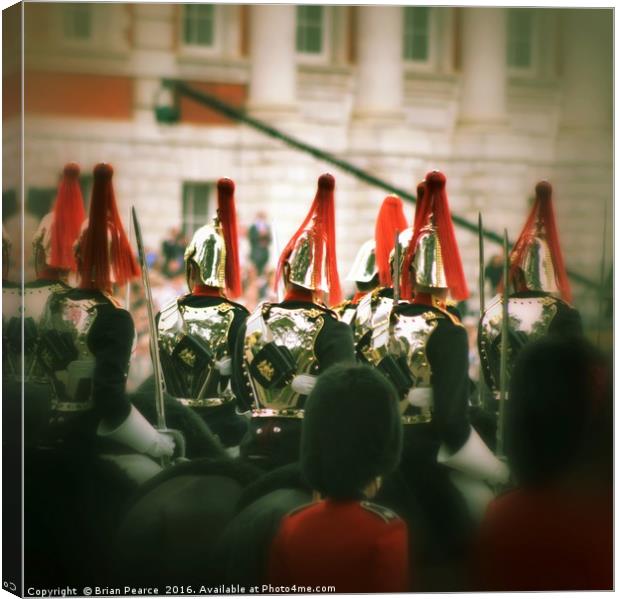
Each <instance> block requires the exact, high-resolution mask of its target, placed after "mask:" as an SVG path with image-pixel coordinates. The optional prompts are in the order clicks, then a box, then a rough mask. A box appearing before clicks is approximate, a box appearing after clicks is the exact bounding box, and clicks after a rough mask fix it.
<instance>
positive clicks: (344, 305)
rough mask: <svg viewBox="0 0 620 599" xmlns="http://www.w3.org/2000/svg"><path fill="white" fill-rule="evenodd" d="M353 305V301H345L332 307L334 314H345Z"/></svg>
mask: <svg viewBox="0 0 620 599" xmlns="http://www.w3.org/2000/svg"><path fill="white" fill-rule="evenodd" d="M351 304H352V302H351V300H344V301H342V302H340V303H339V304H336V305H335V306H332V307H331V310H332V312H336V313H337V312H338V310H342V311H343V312H344V311H345V310H346V309H347V308H348V307H349V306H350V305H351Z"/></svg>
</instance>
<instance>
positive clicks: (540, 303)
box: [478, 181, 583, 398]
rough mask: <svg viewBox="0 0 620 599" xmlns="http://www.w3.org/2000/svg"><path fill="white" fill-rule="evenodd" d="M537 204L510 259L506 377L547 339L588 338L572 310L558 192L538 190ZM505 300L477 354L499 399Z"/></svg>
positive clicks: (489, 313)
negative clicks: (525, 351)
mask: <svg viewBox="0 0 620 599" xmlns="http://www.w3.org/2000/svg"><path fill="white" fill-rule="evenodd" d="M535 191H536V198H535V201H534V204H533V206H532V209H531V210H530V213H529V215H528V217H527V220H526V222H525V224H524V226H523V229H522V230H521V233H520V234H519V237H518V238H517V241H516V243H515V244H514V247H513V248H512V250H511V252H510V256H509V260H510V270H509V279H510V285H511V290H510V295H509V300H508V313H509V325H510V338H509V343H508V356H507V358H508V360H507V374H508V379H509V378H510V372H511V369H512V365H513V364H514V362H515V360H516V358H517V355H518V353H519V351H520V350H521V348H522V347H523V346H524V345H525V344H526V343H529V342H530V341H534V340H535V339H539V338H541V337H544V336H545V335H559V336H563V337H571V336H580V335H582V334H583V331H582V326H581V317H580V316H579V312H578V311H577V310H576V309H575V308H573V307H572V306H571V305H570V301H571V288H570V282H569V280H568V275H567V274H566V268H565V266H564V258H563V256H562V248H561V245H560V238H559V234H558V227H557V223H556V219H555V209H554V205H553V188H552V186H551V184H550V183H549V182H547V181H540V182H539V183H538V184H537V185H536V190H535ZM501 330H502V297H501V295H498V296H497V297H495V298H494V299H493V301H491V303H490V304H489V306H488V307H487V309H486V311H485V313H484V315H483V317H482V319H481V320H480V327H479V330H478V350H479V352H480V363H481V367H482V372H483V375H484V380H485V382H486V384H487V386H488V388H489V389H490V390H491V392H492V394H493V396H494V397H495V398H498V397H499V391H500V345H501V336H502V335H501Z"/></svg>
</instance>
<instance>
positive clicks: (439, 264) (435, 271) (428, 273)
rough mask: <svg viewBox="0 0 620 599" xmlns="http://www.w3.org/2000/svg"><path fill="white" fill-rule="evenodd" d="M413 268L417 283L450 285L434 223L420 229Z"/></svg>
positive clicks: (423, 284)
mask: <svg viewBox="0 0 620 599" xmlns="http://www.w3.org/2000/svg"><path fill="white" fill-rule="evenodd" d="M411 268H412V269H414V270H415V282H416V284H417V285H420V286H421V287H436V288H442V287H443V288H446V287H448V283H447V281H446V273H445V271H444V267H443V255H442V252H441V244H440V242H439V235H438V234H437V229H436V228H435V227H434V226H433V225H432V224H428V225H426V226H424V227H423V228H422V230H421V231H420V236H419V237H418V240H417V242H416V247H415V249H414V254H413V261H412V263H411Z"/></svg>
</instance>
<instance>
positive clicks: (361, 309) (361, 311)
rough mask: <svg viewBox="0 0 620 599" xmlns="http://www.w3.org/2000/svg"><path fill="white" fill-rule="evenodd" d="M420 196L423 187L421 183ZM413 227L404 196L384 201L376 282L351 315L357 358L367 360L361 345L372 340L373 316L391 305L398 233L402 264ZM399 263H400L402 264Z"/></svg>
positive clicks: (378, 230)
mask: <svg viewBox="0 0 620 599" xmlns="http://www.w3.org/2000/svg"><path fill="white" fill-rule="evenodd" d="M417 192H418V198H420V197H421V194H422V189H421V187H420V186H418V190H417ZM412 232H413V229H412V228H411V227H408V226H407V218H406V217H405V213H404V211H403V203H402V200H401V199H400V198H399V197H398V196H395V195H389V196H387V197H386V198H385V199H384V200H383V203H382V204H381V208H380V209H379V214H378V215H377V220H376V223H375V238H374V247H375V248H376V250H375V252H376V269H377V286H376V287H375V289H373V290H372V291H371V292H370V293H367V294H365V295H364V297H362V298H361V299H360V301H359V303H358V305H357V307H356V310H355V314H354V316H353V318H352V319H351V327H352V328H353V336H354V339H355V346H356V351H357V355H358V359H360V360H361V361H362V362H364V361H365V358H364V354H363V351H362V349H363V348H364V347H365V346H367V345H368V343H369V342H370V335H371V333H372V329H373V319H374V316H375V314H376V312H377V310H379V309H380V308H381V306H383V305H385V306H388V307H389V306H391V305H392V303H393V298H394V281H393V273H394V259H395V258H394V257H395V255H396V252H395V251H394V245H395V239H396V235H397V234H398V245H399V248H400V251H399V253H398V256H399V263H400V264H402V258H403V256H404V250H405V248H406V247H407V244H408V243H409V239H410V238H411V234H412ZM400 264H399V266H400Z"/></svg>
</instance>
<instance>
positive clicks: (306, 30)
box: [297, 6, 324, 54]
mask: <svg viewBox="0 0 620 599" xmlns="http://www.w3.org/2000/svg"><path fill="white" fill-rule="evenodd" d="M323 31H324V10H323V7H322V6H298V7H297V52H299V53H300V54H322V53H323Z"/></svg>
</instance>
